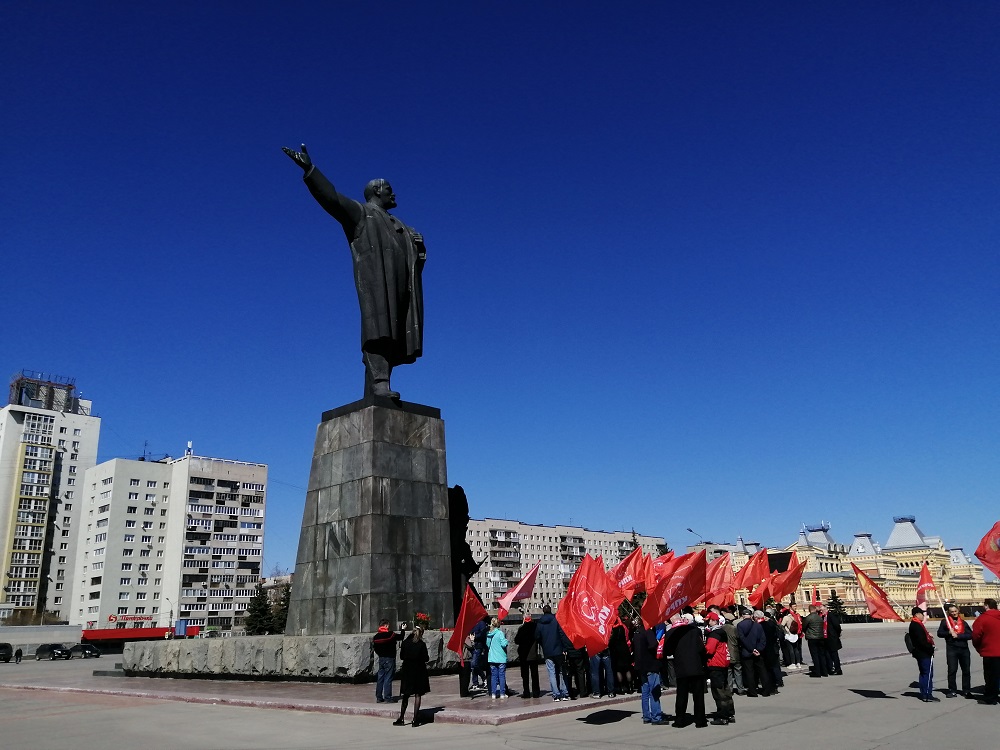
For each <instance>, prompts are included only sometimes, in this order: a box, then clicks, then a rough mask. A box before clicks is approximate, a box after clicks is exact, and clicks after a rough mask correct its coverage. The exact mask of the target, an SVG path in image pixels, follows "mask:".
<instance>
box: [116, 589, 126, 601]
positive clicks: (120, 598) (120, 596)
mask: <svg viewBox="0 0 1000 750" xmlns="http://www.w3.org/2000/svg"><path fill="white" fill-rule="evenodd" d="M118 601H120V602H124V601H128V592H127V591H119V592H118Z"/></svg>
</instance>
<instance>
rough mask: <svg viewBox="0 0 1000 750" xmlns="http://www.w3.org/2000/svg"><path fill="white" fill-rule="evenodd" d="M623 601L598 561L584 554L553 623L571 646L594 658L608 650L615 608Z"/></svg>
mask: <svg viewBox="0 0 1000 750" xmlns="http://www.w3.org/2000/svg"><path fill="white" fill-rule="evenodd" d="M623 601H625V594H623V593H622V590H621V589H620V588H618V584H617V583H615V581H614V580H613V579H612V578H611V576H609V575H608V574H607V573H606V572H605V571H604V563H603V562H602V561H601V559H600V558H598V559H597V560H595V559H594V558H592V557H591V556H590V555H589V554H587V555H586V556H585V557H584V558H583V562H582V563H580V567H579V568H577V569H576V572H575V573H574V574H573V577H572V578H571V579H570V582H569V588H568V589H567V590H566V596H564V597H563V599H562V601H561V602H559V609H558V611H557V612H556V620H557V621H558V622H559V624H560V625H561V626H562V629H563V630H564V631H565V632H566V635H567V636H568V637H569V639H570V640H571V641H573V645H574V646H576V647H577V648H583V647H586V648H587V653H590V654H596V653H598V652H600V651H603V650H604V649H606V648H607V647H608V641H609V640H611V628H612V624H613V623H614V621H615V618H616V617H617V616H618V605H619V604H621V603H622V602H623Z"/></svg>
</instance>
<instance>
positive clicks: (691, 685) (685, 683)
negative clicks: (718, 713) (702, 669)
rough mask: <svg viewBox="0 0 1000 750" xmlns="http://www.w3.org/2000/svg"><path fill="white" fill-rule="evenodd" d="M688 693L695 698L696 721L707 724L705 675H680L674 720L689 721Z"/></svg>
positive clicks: (680, 722) (696, 722) (681, 722)
mask: <svg viewBox="0 0 1000 750" xmlns="http://www.w3.org/2000/svg"><path fill="white" fill-rule="evenodd" d="M688 695H690V696H691V697H692V698H694V723H695V724H698V725H701V726H703V725H705V724H707V723H708V722H707V720H706V719H705V676H704V675H700V676H697V677H678V678H677V698H676V702H675V704H674V714H675V715H674V721H675V722H677V723H679V724H684V723H685V722H686V721H687V708H688Z"/></svg>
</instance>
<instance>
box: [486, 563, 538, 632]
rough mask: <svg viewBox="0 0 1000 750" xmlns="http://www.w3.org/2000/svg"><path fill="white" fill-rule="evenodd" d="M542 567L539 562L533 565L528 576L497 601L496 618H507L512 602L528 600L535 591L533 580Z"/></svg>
mask: <svg viewBox="0 0 1000 750" xmlns="http://www.w3.org/2000/svg"><path fill="white" fill-rule="evenodd" d="M541 566H542V563H541V561H540V560H539V561H538V562H536V563H535V567H533V568H532V569H531V570H529V571H528V574H527V575H526V576H524V578H522V579H521V580H520V581H518V582H517V584H516V585H515V586H514V588H512V589H510V590H509V591H508V592H507V593H506V594H504V595H503V596H501V597H500V599H499V600H497V604H499V610H498V612H497V617H499V618H500V620H501V621H503V618H505V617H506V616H507V613H508V612H510V605H511V604H513V603H514V602H519V601H521V600H522V599H530V598H531V592H532V591H534V590H535V578H537V577H538V569H539V568H540V567H541Z"/></svg>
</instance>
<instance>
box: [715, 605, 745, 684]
mask: <svg viewBox="0 0 1000 750" xmlns="http://www.w3.org/2000/svg"><path fill="white" fill-rule="evenodd" d="M735 609H736V607H735V606H733V607H730V608H729V610H727V611H725V612H720V614H721V615H722V617H723V618H724V620H723V622H722V629H723V630H725V631H726V642H727V644H728V645H729V690H730V691H731V692H732V694H733V695H740V694H741V693H745V692H746V689H745V688H744V687H743V663H742V662H741V661H740V636H739V633H737V632H736V613H735Z"/></svg>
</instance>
